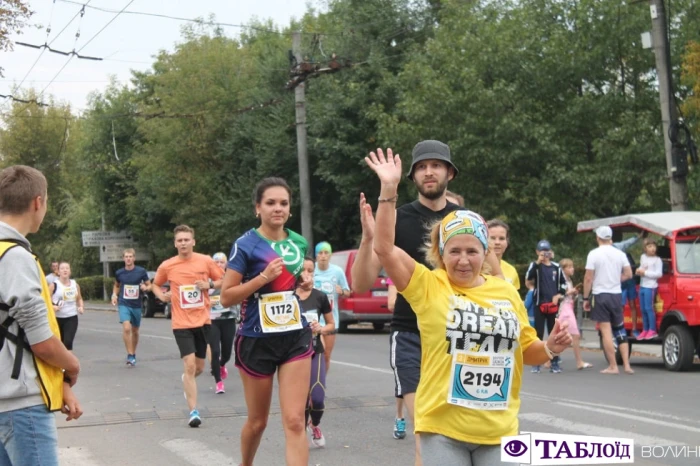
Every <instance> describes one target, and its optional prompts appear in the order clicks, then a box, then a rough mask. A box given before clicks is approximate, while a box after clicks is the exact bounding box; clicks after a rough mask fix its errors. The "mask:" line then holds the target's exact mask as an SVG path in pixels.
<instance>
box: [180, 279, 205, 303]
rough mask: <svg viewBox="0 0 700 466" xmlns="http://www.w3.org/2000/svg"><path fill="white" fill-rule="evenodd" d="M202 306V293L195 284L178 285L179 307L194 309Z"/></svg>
mask: <svg viewBox="0 0 700 466" xmlns="http://www.w3.org/2000/svg"><path fill="white" fill-rule="evenodd" d="M202 306H204V295H203V294H202V290H200V289H199V288H197V286H196V285H182V286H180V307H181V308H182V309H194V308H198V307H202Z"/></svg>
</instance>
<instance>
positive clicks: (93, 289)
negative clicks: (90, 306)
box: [75, 275, 114, 301]
mask: <svg viewBox="0 0 700 466" xmlns="http://www.w3.org/2000/svg"><path fill="white" fill-rule="evenodd" d="M75 281H76V282H77V283H78V285H79V286H80V293H81V295H82V296H83V299H89V300H98V301H101V300H103V299H104V295H103V294H102V293H103V287H105V288H106V289H107V296H110V295H111V294H112V286H113V285H114V278H111V277H110V278H105V277H103V276H102V275H94V276H92V277H82V278H76V279H75Z"/></svg>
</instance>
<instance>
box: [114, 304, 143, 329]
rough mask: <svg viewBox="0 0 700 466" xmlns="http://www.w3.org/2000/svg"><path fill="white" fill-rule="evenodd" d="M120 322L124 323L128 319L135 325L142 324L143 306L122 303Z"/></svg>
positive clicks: (120, 306)
mask: <svg viewBox="0 0 700 466" xmlns="http://www.w3.org/2000/svg"><path fill="white" fill-rule="evenodd" d="M118 309H119V323H120V324H122V323H124V322H126V321H127V320H128V321H130V322H131V325H133V326H134V327H140V326H141V308H140V307H129V306H124V305H123V304H120V305H119V307H118Z"/></svg>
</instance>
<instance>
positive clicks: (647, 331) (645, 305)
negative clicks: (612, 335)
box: [636, 238, 663, 340]
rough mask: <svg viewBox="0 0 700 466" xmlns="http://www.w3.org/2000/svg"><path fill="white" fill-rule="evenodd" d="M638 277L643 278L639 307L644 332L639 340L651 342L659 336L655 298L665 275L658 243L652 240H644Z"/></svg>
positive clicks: (640, 287) (640, 286)
mask: <svg viewBox="0 0 700 466" xmlns="http://www.w3.org/2000/svg"><path fill="white" fill-rule="evenodd" d="M639 262H640V264H639V268H638V269H637V272H636V273H637V275H639V276H640V277H641V280H640V284H639V307H640V308H641V309H642V322H643V325H644V331H643V332H642V333H641V334H640V335H639V337H637V339H639V340H651V339H652V338H656V337H658V336H659V334H658V333H656V312H654V298H655V297H656V290H657V288H658V287H659V283H658V279H659V278H661V275H663V263H662V262H661V259H660V258H659V256H657V255H656V243H655V242H654V240H652V239H651V238H647V239H645V240H644V254H642V257H641V259H640V261H639Z"/></svg>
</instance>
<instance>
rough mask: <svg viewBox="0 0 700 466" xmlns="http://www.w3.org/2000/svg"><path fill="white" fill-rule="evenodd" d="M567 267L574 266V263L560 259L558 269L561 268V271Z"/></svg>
mask: <svg viewBox="0 0 700 466" xmlns="http://www.w3.org/2000/svg"><path fill="white" fill-rule="evenodd" d="M569 266H571V267H573V266H574V261H572V260H571V259H568V258H567V259H562V260H560V261H559V267H561V268H562V269H563V268H566V267H569Z"/></svg>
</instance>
